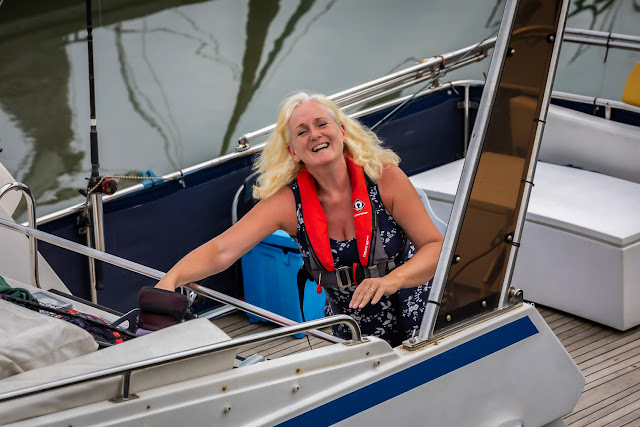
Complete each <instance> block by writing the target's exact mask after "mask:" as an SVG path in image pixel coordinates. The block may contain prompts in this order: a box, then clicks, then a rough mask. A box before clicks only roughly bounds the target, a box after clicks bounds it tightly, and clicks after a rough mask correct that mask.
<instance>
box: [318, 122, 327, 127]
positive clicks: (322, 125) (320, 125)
mask: <svg viewBox="0 0 640 427" xmlns="http://www.w3.org/2000/svg"><path fill="white" fill-rule="evenodd" d="M326 125H327V124H326V123H325V122H320V123H319V124H318V126H319V127H321V128H323V127H325V126H326Z"/></svg>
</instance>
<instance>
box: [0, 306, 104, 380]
mask: <svg viewBox="0 0 640 427" xmlns="http://www.w3.org/2000/svg"><path fill="white" fill-rule="evenodd" d="M0 313H2V322H0V379H2V378H6V377H9V376H12V375H15V374H19V373H21V372H25V371H29V370H31V369H37V368H43V367H45V366H49V365H53V364H56V363H60V362H64V361H65V360H69V359H73V358H75V357H79V356H82V355H84V354H87V353H91V352H93V351H95V350H97V348H98V344H96V342H95V340H94V339H93V337H92V336H91V335H90V334H89V333H88V332H87V331H85V330H83V329H82V328H80V327H78V326H76V325H73V324H71V323H69V322H66V321H64V320H60V319H55V318H53V317H49V316H46V315H44V314H40V313H38V312H37V311H33V310H29V309H26V308H24V307H21V306H19V305H16V304H13V303H10V302H7V301H4V300H0Z"/></svg>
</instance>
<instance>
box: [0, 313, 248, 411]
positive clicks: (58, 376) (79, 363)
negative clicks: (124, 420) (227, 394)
mask: <svg viewBox="0 0 640 427" xmlns="http://www.w3.org/2000/svg"><path fill="white" fill-rule="evenodd" d="M228 339H230V338H229V336H228V335H227V334H225V333H224V332H223V331H222V330H221V329H219V328H218V327H217V326H216V325H214V324H213V323H212V322H211V321H209V320H208V319H205V318H200V319H195V320H191V321H188V322H184V323H180V324H178V325H174V326H171V327H168V328H165V329H162V330H159V331H157V332H154V333H151V334H148V335H145V336H142V337H138V338H136V339H133V340H129V341H126V342H124V343H122V344H117V345H114V346H112V347H108V348H105V349H103V350H100V351H96V352H93V353H90V354H85V355H84V356H80V357H77V358H75V359H71V360H67V361H65V362H62V363H58V364H56V365H52V366H49V367H46V368H41V369H34V370H31V371H28V372H24V373H22V374H19V375H14V376H12V377H9V378H5V379H4V380H1V381H0V390H1V391H2V392H9V391H14V390H18V389H21V388H24V387H30V386H36V385H43V384H46V383H49V382H52V381H58V380H63V379H66V378H70V377H74V376H78V375H85V374H89V373H91V372H95V371H99V370H104V369H110V368H116V367H118V366H122V365H125V364H128V363H134V362H140V361H143V360H146V359H151V358H155V357H161V356H166V355H170V354H173V353H177V352H181V351H186V350H191V349H194V348H197V347H201V346H206V345H210V344H214V343H217V342H221V341H225V340H228ZM236 352H237V349H230V350H225V351H222V352H218V353H212V354H208V355H205V356H200V357H196V358H191V359H186V360H182V361H179V362H173V363H169V364H164V365H160V366H156V367H153V368H147V369H143V370H138V371H134V372H133V373H132V374H131V384H130V392H131V393H138V392H141V391H144V390H150V389H153V388H156V387H161V386H164V385H170V384H176V383H179V382H183V381H188V380H191V379H197V378H203V377H205V376H207V375H213V374H216V373H218V372H222V371H228V370H231V369H232V368H233V363H234V361H235V356H236ZM121 393H122V376H114V377H109V378H106V379H102V380H99V381H92V382H86V383H82V384H78V385H74V386H69V387H64V388H62V389H57V390H53V391H50V392H43V393H39V394H35V395H32V396H28V397H24V398H20V399H16V400H10V401H7V402H4V403H0V413H2V414H10V415H9V416H8V417H9V418H7V417H4V416H3V419H2V422H3V423H12V422H16V421H20V420H26V419H29V418H32V417H37V416H40V415H44V414H50V413H55V412H58V411H62V410H65V409H70V408H75V407H79V406H84V405H88V404H91V403H94V402H100V401H106V400H108V399H112V398H116V397H119V396H121Z"/></svg>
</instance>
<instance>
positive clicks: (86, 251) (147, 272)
mask: <svg viewBox="0 0 640 427" xmlns="http://www.w3.org/2000/svg"><path fill="white" fill-rule="evenodd" d="M0 226H2V227H5V228H9V229H12V230H15V231H17V232H20V233H22V234H25V235H27V236H29V237H33V238H35V239H38V240H42V241H44V242H47V243H50V244H52V245H55V246H58V247H61V248H63V249H67V250H70V251H72V252H76V253H79V254H81V255H85V256H88V257H91V258H95V259H99V260H101V261H104V262H106V263H109V264H112V265H115V266H117V267H120V268H124V269H125V270H129V271H133V272H135V273H139V274H142V275H143V276H147V277H151V278H153V279H157V280H160V279H161V278H162V277H164V275H165V273H164V272H162V271H159V270H156V269H153V268H150V267H147V266H145V265H142V264H138V263H136V262H133V261H129V260H127V259H124V258H120V257H118V256H116V255H111V254H109V253H107V252H102V251H98V250H96V249H92V248H88V247H86V246H83V245H80V244H78V243H75V242H71V241H69V240H66V239H63V238H61V237H58V236H54V235H52V234H49V233H46V232H44V231H40V230H37V229H35V228H31V227H25V226H24V225H20V224H16V223H14V222H11V221H7V220H4V219H2V218H0ZM185 287H186V288H188V289H190V290H192V291H194V292H196V293H198V294H200V295H202V296H205V297H208V298H211V299H213V300H216V301H218V302H222V303H224V304H228V305H231V306H233V307H237V308H238V309H240V310H242V311H246V312H247V313H251V314H254V315H256V316H260V317H262V318H264V319H267V320H270V321H272V322H274V323H277V324H279V325H283V326H292V325H297V324H298V322H295V321H293V320H291V319H288V318H286V317H284V316H280V315H279V314H276V313H272V312H270V311H268V310H264V309H262V308H260V307H257V306H255V305H253V304H249V303H247V302H244V301H240V300H239V299H236V298H233V297H230V296H228V295H225V294H223V293H222V292H218V291H214V290H213V289H209V288H205V287H204V286H200V285H197V284H195V283H191V284H189V285H187V286H185ZM308 333H309V335H313V336H315V337H317V338H320V339H323V340H325V341H330V342H333V343H341V342H344V340H343V339H341V338H338V337H335V336H333V335H329V334H327V333H325V332H322V331H316V330H311V331H308Z"/></svg>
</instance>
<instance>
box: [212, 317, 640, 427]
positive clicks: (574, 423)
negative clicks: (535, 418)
mask: <svg viewBox="0 0 640 427" xmlns="http://www.w3.org/2000/svg"><path fill="white" fill-rule="evenodd" d="M536 308H537V309H538V311H539V312H540V314H541V315H542V317H543V318H544V320H545V321H546V322H547V324H548V325H549V327H550V328H551V329H552V330H553V332H554V333H555V334H556V336H557V337H558V339H559V340H560V342H561V343H562V344H563V345H564V347H565V348H566V350H567V351H568V352H569V354H570V355H571V357H572V358H573V359H574V361H576V364H577V365H578V367H579V368H580V369H581V370H582V372H583V373H584V375H585V379H586V384H585V387H584V390H583V393H582V395H581V396H580V399H579V400H578V403H577V404H576V407H575V408H574V410H573V412H572V413H571V414H569V415H567V416H566V417H565V418H564V419H565V422H566V423H567V425H568V426H571V427H583V426H598V427H599V426H602V427H604V426H607V427H616V426H618V427H622V426H626V427H631V426H633V427H639V426H640V327H636V328H633V329H630V330H628V331H625V332H620V331H617V330H615V329H611V328H608V327H606V326H602V325H598V324H596V323H593V322H590V321H588V320H585V319H581V318H579V317H576V316H573V315H570V314H567V313H563V312H560V311H557V310H554V309H552V308H549V307H544V306H536ZM215 323H216V324H217V325H218V326H219V327H221V328H222V329H223V330H224V331H225V332H226V333H227V334H228V335H230V336H231V337H237V336H243V335H249V334H252V333H256V332H261V331H265V330H268V329H272V328H274V327H276V326H274V325H271V324H268V323H249V321H248V319H247V317H246V315H245V314H244V313H241V312H235V313H231V314H229V315H227V316H224V317H222V318H220V319H216V320H215ZM325 345H329V343H328V342H326V341H324V340H321V339H319V338H316V337H311V336H310V337H309V340H308V341H307V338H306V337H305V338H301V339H296V338H294V337H284V338H279V339H276V340H273V341H269V342H266V343H260V344H256V345H253V346H245V347H242V348H240V349H239V352H238V355H239V356H241V357H244V358H246V357H248V356H250V355H252V354H254V353H258V354H261V355H262V356H265V357H267V358H270V359H273V358H278V357H284V356H286V355H288V354H292V353H296V352H298V351H306V350H308V349H309V348H310V347H311V348H319V347H323V346H325Z"/></svg>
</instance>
